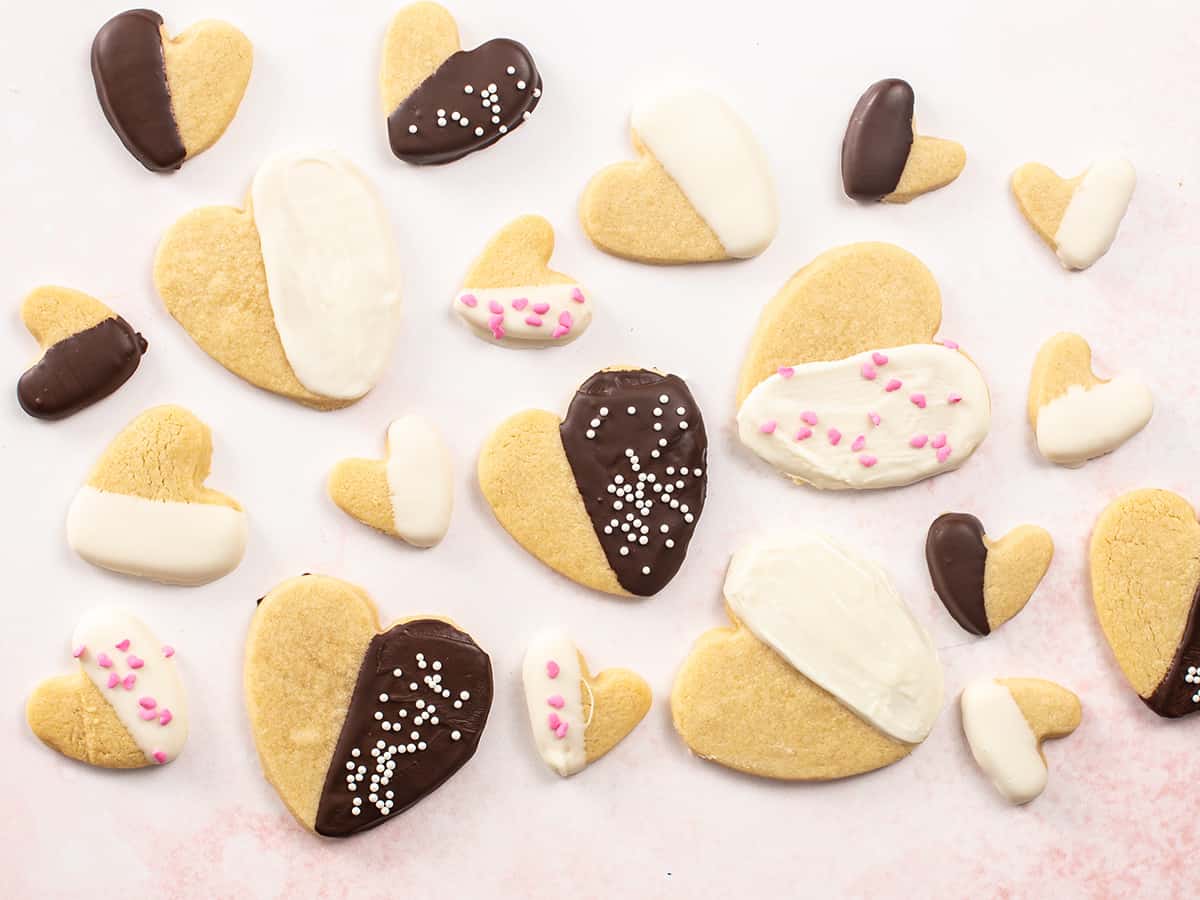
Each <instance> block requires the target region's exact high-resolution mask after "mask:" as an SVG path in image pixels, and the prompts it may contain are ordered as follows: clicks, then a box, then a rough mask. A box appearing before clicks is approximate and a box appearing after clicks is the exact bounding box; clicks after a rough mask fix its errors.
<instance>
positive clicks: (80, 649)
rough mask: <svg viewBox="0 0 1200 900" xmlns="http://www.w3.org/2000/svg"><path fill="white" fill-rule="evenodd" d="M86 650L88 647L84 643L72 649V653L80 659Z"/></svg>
mask: <svg viewBox="0 0 1200 900" xmlns="http://www.w3.org/2000/svg"><path fill="white" fill-rule="evenodd" d="M85 650H87V647H85V646H84V645H83V644H80V645H79V646H78V647H76V648H75V649H74V650H72V651H71V655H72V656H73V657H75V658H76V659H79V657H81V656H83V653H84V651H85Z"/></svg>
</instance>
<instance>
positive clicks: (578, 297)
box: [571, 288, 583, 303]
mask: <svg viewBox="0 0 1200 900" xmlns="http://www.w3.org/2000/svg"><path fill="white" fill-rule="evenodd" d="M571 299H572V300H574V301H575V302H576V303H582V302H583V291H581V290H580V289H579V288H572V289H571Z"/></svg>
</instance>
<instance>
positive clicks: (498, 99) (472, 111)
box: [379, 3, 542, 165]
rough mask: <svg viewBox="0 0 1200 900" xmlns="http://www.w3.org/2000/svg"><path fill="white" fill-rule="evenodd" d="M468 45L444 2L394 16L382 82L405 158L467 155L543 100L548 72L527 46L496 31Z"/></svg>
mask: <svg viewBox="0 0 1200 900" xmlns="http://www.w3.org/2000/svg"><path fill="white" fill-rule="evenodd" d="M461 47H462V45H461V44H460V43H459V39H458V26H457V25H456V24H455V23H454V17H453V16H451V15H450V13H449V12H447V11H446V10H445V9H443V8H442V7H441V6H438V4H436V3H413V4H412V5H410V6H406V7H404V8H403V9H402V10H400V12H398V13H396V16H395V18H393V19H392V24H391V25H390V26H389V27H388V32H387V37H386V38H385V39H384V44H383V65H382V66H381V67H380V70H379V86H380V94H381V97H382V100H383V114H384V115H385V116H387V130H388V141H389V142H390V143H391V145H392V153H394V154H396V157H397V158H398V159H402V160H404V161H405V162H406V163H413V164H414V165H430V164H437V163H448V162H453V161H454V160H456V159H461V158H462V157H464V156H466V155H467V154H468V153H474V152H475V151H476V150H482V149H483V148H484V147H490V146H491V145H492V144H494V143H496V141H498V140H500V138H502V137H504V135H506V134H508V133H509V132H510V131H512V130H513V129H514V128H516V127H517V126H518V125H520V124H521V123H522V122H524V121H525V120H526V119H528V118H529V116H530V114H531V113H532V112H533V110H534V109H535V108H536V107H537V105H538V101H539V100H541V97H542V76H541V75H540V74H539V73H538V70H537V66H536V65H534V62H533V57H532V56H531V55H530V53H529V51H528V50H527V49H525V47H524V45H522V44H519V43H517V42H516V41H512V40H509V39H507V38H496V39H494V40H490V41H488V42H487V43H485V44H481V45H480V46H478V47H476V48H475V49H474V50H463V49H461Z"/></svg>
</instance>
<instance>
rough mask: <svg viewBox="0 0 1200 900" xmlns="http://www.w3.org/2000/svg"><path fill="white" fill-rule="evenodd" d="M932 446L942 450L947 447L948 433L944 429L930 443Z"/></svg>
mask: <svg viewBox="0 0 1200 900" xmlns="http://www.w3.org/2000/svg"><path fill="white" fill-rule="evenodd" d="M930 446H931V447H933V449H934V450H941V449H942V448H943V447H945V446H946V433H945V432H944V431H943V432H941V433H939V434H938V436H937V437H935V438H934V439H933V441H932V442H931V443H930Z"/></svg>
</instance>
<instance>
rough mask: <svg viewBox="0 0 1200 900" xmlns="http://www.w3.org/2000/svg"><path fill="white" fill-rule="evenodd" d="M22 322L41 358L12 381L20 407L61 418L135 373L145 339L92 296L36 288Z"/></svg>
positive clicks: (25, 306)
mask: <svg viewBox="0 0 1200 900" xmlns="http://www.w3.org/2000/svg"><path fill="white" fill-rule="evenodd" d="M21 320H22V321H23V322H24V323H25V327H26V328H28V329H29V333H30V334H32V335H33V337H34V339H35V340H36V341H37V342H38V343H39V344H41V346H42V356H41V358H40V359H39V360H38V361H37V362H36V363H34V365H33V367H32V368H30V369H29V370H28V371H26V372H25V374H24V375H22V376H21V379H20V381H18V382H17V400H18V401H19V402H20V404H21V408H22V409H23V410H25V412H27V413H29V415H31V416H33V417H34V418H37V419H63V418H66V417H67V416H69V415H72V414H73V413H77V412H79V410H81V409H84V408H85V407H88V406H91V405H92V404H93V403H96V402H97V401H99V400H103V399H104V398H105V397H107V396H108V395H109V394H111V393H113V391H115V390H116V389H117V388H119V387H120V386H121V385H123V384H124V383H125V382H126V381H128V380H129V378H130V377H131V376H132V375H133V373H134V372H136V371H137V367H138V363H140V362H141V361H142V354H143V353H145V352H146V346H147V345H146V340H145V339H144V338H143V337H142V336H141V335H140V334H138V333H137V332H136V331H134V330H133V328H131V327H130V325H129V323H128V322H126V321H125V320H124V319H122V318H121V317H120V316H118V315H117V314H116V313H115V312H113V311H112V310H111V309H109V308H108V307H107V306H105V305H104V304H103V303H101V302H100V301H99V300H97V299H95V298H94V297H89V296H88V295H87V294H85V293H83V292H81V291H73V290H71V289H70V288H64V287H51V286H46V287H40V288H36V289H34V290H33V291H31V292H30V293H29V295H28V296H27V297H26V298H25V301H24V302H23V303H22V304H21Z"/></svg>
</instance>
